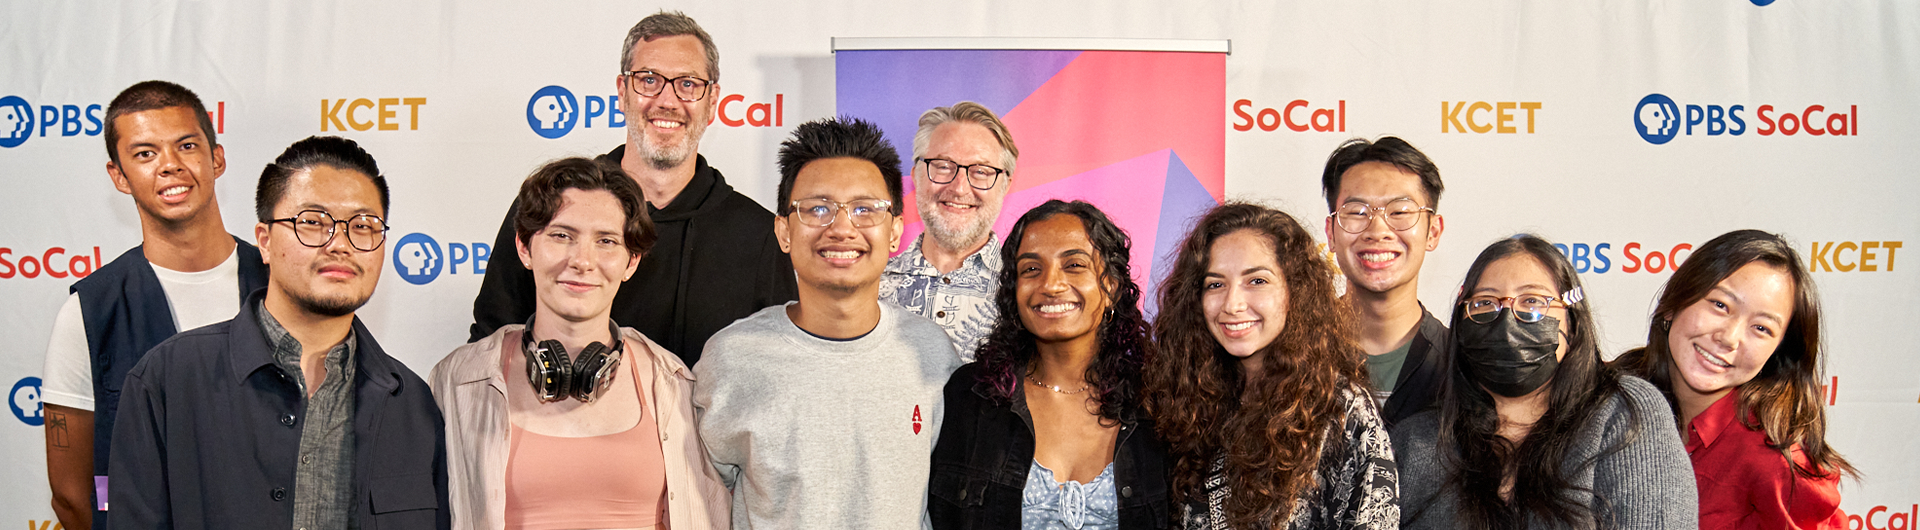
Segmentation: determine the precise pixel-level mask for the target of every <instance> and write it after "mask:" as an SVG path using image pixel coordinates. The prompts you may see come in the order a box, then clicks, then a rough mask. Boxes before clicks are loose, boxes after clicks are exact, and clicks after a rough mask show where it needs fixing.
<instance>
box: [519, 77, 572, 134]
mask: <svg viewBox="0 0 1920 530" xmlns="http://www.w3.org/2000/svg"><path fill="white" fill-rule="evenodd" d="M579 121H580V100H578V99H574V97H573V91H571V90H567V89H566V87H563V86H560V85H548V86H547V87H546V88H542V89H540V90H539V91H536V92H534V93H533V98H532V99H528V100H527V126H528V127H532V128H533V133H534V134H538V135H540V137H542V138H549V139H551V138H559V137H562V136H566V135H567V133H570V132H573V125H574V124H575V123H577V122H579Z"/></svg>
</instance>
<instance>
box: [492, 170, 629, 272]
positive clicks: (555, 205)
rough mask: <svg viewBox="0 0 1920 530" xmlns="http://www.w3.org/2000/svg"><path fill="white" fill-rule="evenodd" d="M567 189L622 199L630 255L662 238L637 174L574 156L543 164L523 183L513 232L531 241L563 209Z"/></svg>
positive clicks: (524, 241) (624, 234)
mask: <svg viewBox="0 0 1920 530" xmlns="http://www.w3.org/2000/svg"><path fill="white" fill-rule="evenodd" d="M567 190H580V191H605V192H607V193H611V194H613V198H614V200H617V201H620V209H621V211H622V212H623V213H625V214H626V222H625V223H622V224H621V237H620V238H621V240H622V241H623V242H624V243H625V245H626V247H627V254H628V255H629V256H638V255H641V254H645V253H647V251H648V250H651V249H652V248H653V243H654V241H655V240H657V239H659V235H658V234H657V233H656V232H654V229H653V220H652V219H649V218H647V206H646V205H647V199H646V195H645V194H644V192H642V191H640V185H639V184H635V183H634V182H633V178H631V177H628V176H627V174H626V173H625V172H622V171H620V168H619V167H618V166H614V165H611V164H609V163H603V162H596V161H593V160H590V159H586V158H581V157H572V158H562V159H559V160H555V161H552V162H548V163H547V165H544V166H540V169H536V170H534V171H533V174H532V175H529V176H527V180H526V181H525V182H522V183H521V184H520V196H519V198H516V199H514V206H515V210H514V215H513V232H514V234H513V235H514V237H517V238H519V239H520V243H521V244H523V245H524V244H527V243H528V241H529V240H530V239H531V238H532V237H533V234H535V233H538V232H539V231H540V230H541V229H544V228H546V227H547V225H548V224H552V223H553V216H554V215H557V214H559V213H560V203H561V202H562V201H561V195H563V194H565V193H566V191H567Z"/></svg>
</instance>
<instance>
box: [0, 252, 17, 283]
mask: <svg viewBox="0 0 1920 530" xmlns="http://www.w3.org/2000/svg"><path fill="white" fill-rule="evenodd" d="M12 253H13V249H10V248H5V247H0V279H11V278H13V274H14V273H16V272H19V269H18V268H16V267H14V266H13V262H11V261H7V255H8V254H12Z"/></svg>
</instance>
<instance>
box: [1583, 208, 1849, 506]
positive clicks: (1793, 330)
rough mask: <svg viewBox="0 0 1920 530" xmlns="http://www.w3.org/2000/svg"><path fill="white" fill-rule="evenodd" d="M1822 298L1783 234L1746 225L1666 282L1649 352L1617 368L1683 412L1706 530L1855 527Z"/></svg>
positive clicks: (1630, 356)
mask: <svg viewBox="0 0 1920 530" xmlns="http://www.w3.org/2000/svg"><path fill="white" fill-rule="evenodd" d="M1820 350H1821V348H1820V296H1819V294H1818V293H1816V292H1815V291H1814V288H1813V278H1812V277H1811V276H1809V275H1808V274H1807V271H1806V269H1805V268H1802V266H1801V262H1800V256H1799V255H1798V254H1796V253H1795V252H1794V251H1793V247H1792V246H1791V245H1788V244H1787V242H1786V240H1784V239H1781V238H1780V236H1776V235H1773V234H1769V233H1766V232H1761V231H1759V230H1737V231H1733V232H1728V233H1726V234H1724V235H1721V236H1720V237H1716V238H1713V240H1712V241H1708V242H1707V243H1706V244H1704V245H1701V246H1700V248H1699V249H1698V250H1695V251H1694V252H1693V254H1691V255H1688V256H1687V261H1686V262H1685V263H1682V264H1681V265H1680V267H1679V268H1678V269H1675V270H1674V272H1673V277H1672V278H1669V279H1667V285H1666V287H1665V288H1664V289H1662V290H1661V293H1660V299H1659V303H1658V305H1656V306H1654V309H1653V325H1652V326H1650V329H1648V330H1647V345H1646V347H1644V348H1638V349H1634V350H1632V351H1628V352H1627V353H1625V354H1622V355H1621V356H1620V358H1619V359H1616V360H1614V362H1613V365H1614V366H1617V367H1619V368H1620V369H1621V370H1622V371H1624V372H1626V373H1631V374H1636V375H1639V376H1641V377H1645V378H1647V380H1649V381H1651V382H1652V383H1653V384H1654V386H1656V387H1658V388H1660V390H1661V391H1662V392H1664V393H1666V397H1667V401H1668V403H1669V404H1670V405H1672V406H1673V407H1674V409H1673V410H1674V411H1675V412H1676V413H1677V414H1676V415H1677V416H1678V417H1679V420H1680V421H1679V423H1678V426H1679V430H1680V433H1681V436H1683V437H1685V438H1686V443H1687V445H1686V447H1687V454H1688V457H1689V458H1691V459H1692V461H1693V476H1694V480H1695V481H1697V482H1698V487H1699V492H1700V527H1701V528H1846V527H1847V517H1846V514H1845V513H1843V512H1841V511H1840V490H1839V486H1840V476H1841V475H1843V474H1844V475H1857V472H1856V471H1855V470H1854V469H1853V466H1852V465H1851V464H1848V463H1847V460H1846V459H1845V458H1841V457H1840V453H1839V452H1837V451H1835V450H1834V449H1833V446H1830V445H1827V440H1826V431H1827V418H1826V409H1825V407H1823V406H1821V403H1820V394H1821V389H1820V379H1821V373H1820V372H1821V363H1822V361H1823V358H1822V357H1821V351H1820Z"/></svg>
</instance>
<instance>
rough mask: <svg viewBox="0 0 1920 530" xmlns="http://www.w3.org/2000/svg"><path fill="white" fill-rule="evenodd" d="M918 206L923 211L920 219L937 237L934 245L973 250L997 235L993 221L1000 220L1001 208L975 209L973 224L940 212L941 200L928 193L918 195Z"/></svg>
mask: <svg viewBox="0 0 1920 530" xmlns="http://www.w3.org/2000/svg"><path fill="white" fill-rule="evenodd" d="M915 196H916V197H915V199H914V201H915V202H916V203H917V204H915V206H917V207H919V209H920V220H921V221H922V222H924V223H925V226H926V230H927V234H928V235H932V236H933V241H934V244H937V245H940V248H944V249H948V250H964V249H969V248H973V247H974V246H975V245H979V244H980V243H981V242H983V241H986V239H987V235H988V234H990V233H992V232H993V222H994V221H995V220H997V219H999V217H1000V206H999V205H993V206H992V207H991V208H989V207H988V206H987V205H986V204H984V203H983V204H981V205H980V206H976V207H974V214H975V215H974V216H973V220H971V221H963V220H959V219H952V218H948V217H947V216H946V215H945V214H943V213H941V212H940V210H939V207H940V205H939V204H938V203H939V198H938V197H934V196H932V195H928V194H915Z"/></svg>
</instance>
